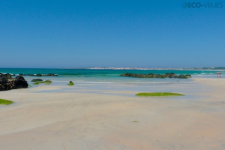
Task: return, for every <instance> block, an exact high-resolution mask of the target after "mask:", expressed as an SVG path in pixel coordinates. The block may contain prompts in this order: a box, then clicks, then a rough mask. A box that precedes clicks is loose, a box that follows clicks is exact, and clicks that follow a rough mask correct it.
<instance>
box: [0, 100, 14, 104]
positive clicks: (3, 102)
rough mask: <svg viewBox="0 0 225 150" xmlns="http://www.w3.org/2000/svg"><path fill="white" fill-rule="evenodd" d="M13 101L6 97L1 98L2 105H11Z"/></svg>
mask: <svg viewBox="0 0 225 150" xmlns="http://www.w3.org/2000/svg"><path fill="white" fill-rule="evenodd" d="M12 103H14V102H13V101H10V100H6V99H0V105H10V104H12Z"/></svg>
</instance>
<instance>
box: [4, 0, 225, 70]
mask: <svg viewBox="0 0 225 150" xmlns="http://www.w3.org/2000/svg"><path fill="white" fill-rule="evenodd" d="M186 2H189V1H183V0H173V1H172V2H171V1H170V2H169V1H168V0H167V1H163V0H161V1H160V0H152V1H150V0H146V1H141V0H107V1H106V0H82V1H81V0H80V1H76V0H61V1H60V0H51V1H50V0H23V1H21V0H7V1H3V0H2V1H0V14H1V15H0V52H1V54H0V56H1V63H0V67H13V68H15V67H18V68H21V67H24V68H26V67H30V68H32V67H38V68H44V67H46V68H62V67H65V68H70V67H74V68H75V67H113V66H114V67H165V68H168V67H202V66H225V59H224V56H225V1H224V0H223V1H220V2H223V8H184V7H183V6H184V5H185V3H186ZM191 2H193V1H191ZM197 2H201V3H203V2H215V1H213V0H211V1H202V0H198V1H197Z"/></svg>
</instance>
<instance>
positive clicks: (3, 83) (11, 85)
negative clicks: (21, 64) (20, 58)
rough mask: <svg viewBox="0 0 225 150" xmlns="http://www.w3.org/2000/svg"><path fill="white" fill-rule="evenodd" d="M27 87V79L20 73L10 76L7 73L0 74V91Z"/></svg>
mask: <svg viewBox="0 0 225 150" xmlns="http://www.w3.org/2000/svg"><path fill="white" fill-rule="evenodd" d="M27 87H28V84H27V81H26V80H25V79H24V78H23V77H22V76H20V75H19V76H17V77H16V78H12V77H11V76H10V75H8V74H0V91H4V90H11V89H18V88H27Z"/></svg>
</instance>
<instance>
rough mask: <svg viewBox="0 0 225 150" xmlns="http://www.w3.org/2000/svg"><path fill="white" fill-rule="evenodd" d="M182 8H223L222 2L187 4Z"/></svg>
mask: <svg viewBox="0 0 225 150" xmlns="http://www.w3.org/2000/svg"><path fill="white" fill-rule="evenodd" d="M184 8H223V3H222V2H206V3H200V2H187V3H185V5H184Z"/></svg>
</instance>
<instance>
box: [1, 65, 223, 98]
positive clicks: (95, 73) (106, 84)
mask: <svg viewBox="0 0 225 150" xmlns="http://www.w3.org/2000/svg"><path fill="white" fill-rule="evenodd" d="M0 72H1V73H11V74H20V73H23V74H38V73H40V74H48V73H54V74H58V75H59V76H41V77H36V76H24V78H25V79H26V80H27V81H28V84H29V85H31V86H32V87H30V88H31V89H32V88H35V87H37V86H40V85H34V84H33V83H32V82H31V80H32V79H37V78H39V79H43V80H51V81H52V84H51V85H52V86H57V87H60V88H59V89H57V90H41V91H37V92H41V93H46V92H47V93H58V92H63V93H67V92H75V93H95V94H108V95H122V96H135V94H134V93H139V92H165V91H166V92H178V93H184V94H185V96H184V97H183V98H182V99H186V98H189V99H190V98H191V97H192V98H193V96H194V93H195V92H197V91H198V92H199V91H201V90H203V89H205V88H206V87H204V86H202V85H199V84H197V83H195V82H193V78H217V74H216V73H217V72H218V70H217V71H216V70H215V71H211V70H210V71H206V70H204V71H202V70H193V71H192V70H91V69H24V68H23V69H12V68H10V69H6V68H0ZM171 72H173V73H175V74H177V75H181V74H191V75H192V77H193V78H190V79H176V78H172V79H171V78H164V79H157V78H132V77H122V76H120V75H121V74H123V73H138V74H149V73H154V74H165V73H171ZM220 72H221V73H222V75H221V76H219V77H218V78H225V76H224V74H225V71H220ZM69 81H73V82H74V84H75V86H68V85H67V84H68V83H69ZM181 87H182V88H181ZM30 88H29V89H30ZM113 91H114V92H113ZM118 91H119V92H118ZM127 91H130V92H132V91H133V92H134V93H127V94H126V92H127ZM120 92H121V93H123V94H121V93H120ZM179 99H181V98H179Z"/></svg>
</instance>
